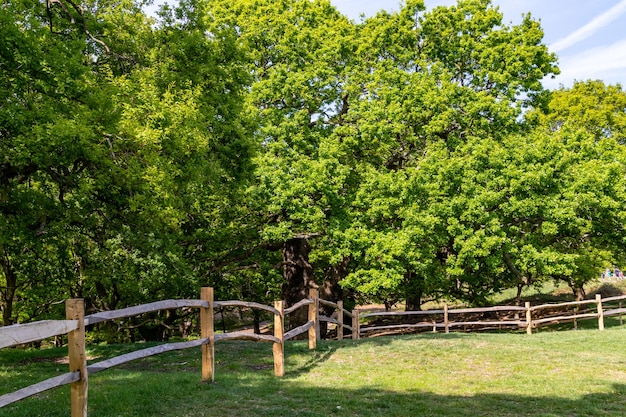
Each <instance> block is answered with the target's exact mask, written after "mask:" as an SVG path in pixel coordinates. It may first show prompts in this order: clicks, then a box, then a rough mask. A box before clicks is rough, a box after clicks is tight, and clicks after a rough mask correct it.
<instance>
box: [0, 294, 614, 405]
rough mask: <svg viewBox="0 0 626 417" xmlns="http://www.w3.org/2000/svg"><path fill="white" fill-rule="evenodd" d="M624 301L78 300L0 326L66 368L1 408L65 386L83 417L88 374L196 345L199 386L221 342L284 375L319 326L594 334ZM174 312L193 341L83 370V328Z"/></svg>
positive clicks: (6, 335) (4, 340) (9, 340)
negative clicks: (31, 319) (246, 312)
mask: <svg viewBox="0 0 626 417" xmlns="http://www.w3.org/2000/svg"><path fill="white" fill-rule="evenodd" d="M624 300H626V296H617V297H608V298H605V299H602V297H601V296H600V295H597V296H596V298H595V300H584V301H576V302H569V303H560V304H542V305H538V306H531V305H530V303H526V305H525V306H524V307H520V306H496V307H487V308H460V309H449V308H448V306H447V305H444V308H443V309H437V310H424V311H403V312H400V311H386V312H371V311H361V310H359V309H355V310H354V311H352V312H349V311H347V310H345V309H344V307H343V303H342V302H341V301H339V302H337V303H333V302H331V301H326V300H321V299H319V296H318V292H317V290H315V289H312V290H311V291H310V294H309V298H307V299H304V300H302V301H300V302H298V303H296V304H294V305H293V306H291V307H289V308H284V302H283V301H276V302H275V303H274V306H273V307H272V306H267V305H264V304H259V303H253V302H245V301H237V300H232V301H215V300H214V299H213V289H212V288H202V290H201V294H200V299H199V300H164V301H157V302H154V303H149V304H144V305H140V306H134V307H128V308H124V309H120V310H115V311H104V312H99V313H95V314H91V315H88V316H84V304H83V300H80V299H72V300H67V301H66V320H45V321H39V322H35V323H28V324H17V325H13V326H6V327H0V349H1V348H6V347H11V346H16V345H21V344H25V343H31V342H35V341H39V340H43V339H47V338H51V337H55V336H60V335H66V334H67V335H68V356H69V368H70V369H69V372H67V373H65V374H62V375H59V376H56V377H53V378H50V379H47V380H45V381H42V382H39V383H37V384H34V385H31V386H29V387H25V388H22V389H20V390H18V391H15V392H12V393H9V394H5V395H2V396H0V408H2V407H4V406H6V405H8V404H11V403H14V402H17V401H20V400H22V399H24V398H28V397H30V396H33V395H36V394H39V393H41V392H44V391H47V390H50V389H53V388H56V387H60V386H63V385H68V384H69V385H70V386H71V387H70V393H71V394H70V396H71V398H70V405H71V416H72V417H85V416H87V390H88V377H89V375H91V374H94V373H97V372H101V371H104V370H107V369H110V368H112V367H115V366H118V365H121V364H124V363H127V362H131V361H134V360H137V359H141V358H146V357H149V356H153V355H157V354H161V353H164V352H169V351H173V350H181V349H189V348H193V347H198V346H201V350H202V361H201V368H202V369H201V372H202V381H205V382H213V381H214V379H215V342H219V341H226V340H252V341H256V342H268V343H272V354H273V358H274V374H275V375H276V376H283V375H284V374H285V368H284V361H285V357H284V352H285V350H284V347H285V342H286V341H288V340H290V339H292V338H294V337H296V336H298V335H301V334H305V333H306V334H307V336H308V341H309V348H310V349H315V348H316V344H317V340H319V339H320V326H319V324H320V322H328V323H331V324H333V325H335V326H336V329H337V339H338V340H341V339H343V338H344V337H345V336H346V335H344V330H348V331H349V332H350V333H349V334H348V336H350V337H351V338H352V339H353V340H357V339H359V338H360V336H361V335H371V334H375V333H377V332H378V333H380V332H389V331H395V332H398V331H400V332H402V331H406V330H409V331H416V330H419V329H422V328H427V329H432V331H433V332H437V331H438V329H443V330H444V331H445V333H448V332H450V330H451V329H452V328H455V327H456V328H458V327H462V328H463V330H468V329H469V330H472V329H473V328H475V327H478V326H480V328H481V329H485V328H493V327H494V326H495V327H497V328H513V329H517V330H519V329H524V328H525V329H526V332H527V333H528V334H532V332H533V329H538V328H539V327H540V326H545V325H551V324H554V323H561V322H572V321H573V322H574V325H575V326H576V323H577V321H578V320H584V319H597V321H598V328H599V329H600V330H603V329H604V318H605V317H612V316H619V322H620V325H622V324H623V321H622V316H623V315H624V314H626V308H623V307H622V303H623V301H624ZM320 305H324V306H327V307H331V308H332V309H334V310H335V312H334V313H333V314H331V316H330V317H328V316H324V315H321V314H320V313H319V312H320ZM223 307H244V308H254V309H260V310H263V311H267V312H269V313H271V314H272V315H273V316H274V326H273V331H274V334H273V335H271V334H255V333H249V332H242V331H238V332H232V333H218V334H216V333H215V329H214V323H215V309H216V308H218V309H221V308H223ZM304 307H306V308H307V310H308V321H307V322H306V323H305V324H303V325H301V326H298V327H296V328H294V329H292V330H289V331H287V332H285V329H284V323H285V316H287V315H289V314H291V313H293V312H294V311H296V310H298V309H300V308H304ZM177 308H198V309H199V310H200V339H197V340H190V341H186V342H179V343H166V344H162V345H158V346H154V347H150V348H147V349H142V350H138V351H135V352H131V353H127V354H124V355H120V356H117V357H115V358H111V359H107V360H104V361H100V362H98V363H94V364H90V365H87V360H86V356H87V355H86V352H85V327H86V326H89V325H93V324H96V323H100V322H103V321H107V320H118V319H122V318H127V317H133V316H137V315H141V314H146V313H151V312H156V311H161V310H168V309H177ZM486 316H495V317H496V319H493V318H491V317H490V318H488V319H485V317H486ZM346 317H347V318H348V319H351V325H348V324H346V323H345V322H344V320H345V318H346ZM390 317H391V318H396V319H397V318H401V319H402V318H404V319H406V318H407V317H408V318H411V319H413V320H420V321H415V322H411V323H389V324H383V325H376V324H374V325H372V324H369V323H368V322H371V319H372V318H378V319H379V320H380V318H383V319H386V318H390ZM455 317H460V318H461V320H454V318H455ZM467 317H470V318H473V317H478V319H475V320H467V319H466V318H467ZM451 318H453V319H451ZM367 319H369V320H367ZM361 322H363V323H361Z"/></svg>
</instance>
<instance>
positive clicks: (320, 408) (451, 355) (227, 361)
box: [0, 327, 626, 417]
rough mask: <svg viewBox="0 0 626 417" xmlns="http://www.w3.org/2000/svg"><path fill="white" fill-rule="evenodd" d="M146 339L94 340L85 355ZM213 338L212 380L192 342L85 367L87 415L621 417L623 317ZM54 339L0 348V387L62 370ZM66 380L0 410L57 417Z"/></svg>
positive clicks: (62, 412)
mask: <svg viewBox="0 0 626 417" xmlns="http://www.w3.org/2000/svg"><path fill="white" fill-rule="evenodd" d="M142 347H146V346H145V345H141V346H130V345H118V346H92V347H90V349H89V355H90V358H91V361H97V360H102V359H105V358H107V357H112V356H116V355H118V354H121V353H125V352H127V351H129V350H132V349H138V348H142ZM271 350H272V348H271V344H261V343H253V342H222V343H218V344H217V346H216V382H215V384H203V383H201V382H200V351H199V349H190V350H186V351H181V352H171V353H167V354H163V355H160V356H156V357H152V358H148V359H145V360H141V361H136V362H132V363H130V364H127V365H124V366H121V367H118V368H114V369H111V370H107V371H104V372H101V373H97V374H94V375H92V376H91V377H90V390H89V415H90V416H91V417H98V416H106V417H118V416H142V417H149V416H174V417H198V416H226V417H228V416H238V417H240V416H272V417H274V416H386V417H389V416H461V417H464V416H467V417H470V416H471V417H475V416H494V417H495V416H498V417H508V416H536V417H539V416H542V417H549V416H616V417H617V416H620V417H621V416H623V415H624V411H623V410H624V409H626V327H612V328H609V329H607V330H606V331H604V332H600V331H598V330H579V331H565V332H541V333H538V334H533V335H532V336H528V335H525V334H506V333H503V334H462V333H452V334H448V335H445V334H422V335H411V336H399V337H380V338H373V339H364V340H360V341H351V340H346V341H341V342H337V341H328V342H326V341H322V342H319V344H318V349H317V350H315V351H309V350H308V348H307V346H306V342H288V343H287V345H286V358H287V359H286V376H285V377H284V378H276V377H274V376H273V367H272V354H271ZM64 354H65V350H64V349H46V350H41V351H35V350H28V351H22V350H16V349H4V350H1V351H0V394H4V393H7V392H12V391H13V390H15V389H18V388H20V387H23V386H26V385H29V384H31V383H33V382H37V381H41V380H43V379H45V378H48V377H50V376H54V375H58V374H59V373H63V372H65V371H66V369H67V365H66V364H65V363H63V359H64V357H63V355H64ZM68 413H69V389H68V387H63V388H58V389H55V390H52V391H48V392H46V393H43V394H40V395H39V396H37V397H33V398H29V399H26V400H24V401H21V402H19V403H16V404H13V405H11V406H8V407H5V408H3V409H0V416H7V417H9V416H15V417H17V416H20V417H23V416H45V417H49V416H67V415H68Z"/></svg>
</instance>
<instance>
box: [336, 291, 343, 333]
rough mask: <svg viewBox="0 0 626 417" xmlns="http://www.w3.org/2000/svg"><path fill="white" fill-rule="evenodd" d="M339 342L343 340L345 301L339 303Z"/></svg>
mask: <svg viewBox="0 0 626 417" xmlns="http://www.w3.org/2000/svg"><path fill="white" fill-rule="evenodd" d="M337 321H338V322H339V325H338V326H337V340H343V301H341V300H339V301H337Z"/></svg>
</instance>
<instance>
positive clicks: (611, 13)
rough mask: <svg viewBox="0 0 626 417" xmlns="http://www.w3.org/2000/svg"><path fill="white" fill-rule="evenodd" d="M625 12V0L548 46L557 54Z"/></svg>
mask: <svg viewBox="0 0 626 417" xmlns="http://www.w3.org/2000/svg"><path fill="white" fill-rule="evenodd" d="M624 12H626V0H622V1H620V2H619V3H617V4H616V5H615V6H613V7H611V8H610V9H609V10H607V11H606V12H604V13H602V14H601V15H599V16H597V17H595V18H594V19H593V20H592V21H591V22H589V23H587V24H586V25H585V26H583V27H581V28H580V29H578V30H576V31H574V32H572V33H570V34H569V35H567V36H566V37H564V38H562V39H559V40H558V41H556V42H555V43H553V44H552V45H550V49H551V50H552V51H554V52H559V51H562V50H565V49H567V48H569V47H570V46H573V45H575V44H577V43H578V42H580V41H582V40H585V39H587V38H588V37H590V36H592V35H593V34H594V33H596V32H597V31H598V30H599V29H601V28H602V27H603V26H605V25H607V24H609V23H610V22H612V21H613V20H615V19H617V18H618V17H620V15H622V14H623V13H624Z"/></svg>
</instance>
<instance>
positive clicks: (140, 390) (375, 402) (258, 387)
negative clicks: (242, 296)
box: [0, 373, 626, 417]
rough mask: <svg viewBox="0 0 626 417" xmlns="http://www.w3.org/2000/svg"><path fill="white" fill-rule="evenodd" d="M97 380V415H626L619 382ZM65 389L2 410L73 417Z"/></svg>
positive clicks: (13, 416)
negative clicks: (407, 384)
mask: <svg viewBox="0 0 626 417" xmlns="http://www.w3.org/2000/svg"><path fill="white" fill-rule="evenodd" d="M94 382H95V383H96V384H97V388H94V389H93V390H92V391H90V394H89V416H90V417H112V416H114V417H153V416H154V417H156V416H170V417H208V416H222V417H235V416H236V417H242V416H260V417H264V416H267V417H270V416H271V417H275V416H302V417H304V416H307V417H313V416H315V417H317V416H352V417H354V416H360V417H383V416H384V417H409V416H416V417H421V416H423V417H448V416H456V417H477V416H490V417H522V416H523V417H557V416H558V417H561V416H572V417H573V416H576V417H598V416H605V417H606V416H608V417H618V416H620V417H621V416H623V415H624V411H623V410H624V409H626V386H625V385H623V384H614V385H613V386H612V392H610V393H596V394H586V395H582V396H580V397H578V398H575V399H572V398H560V397H549V396H548V397H542V396H541V395H540V394H537V395H522V394H519V395H512V394H492V393H488V394H482V393H481V394H475V395H471V396H464V395H439V394H435V393H431V392H423V391H414V392H394V391H390V390H388V389H380V388H377V387H372V388H361V389H347V388H331V389H328V388H326V389H322V388H317V387H310V386H305V385H304V384H302V383H301V382H294V381H290V380H284V379H283V380H279V379H276V378H273V379H266V378H259V379H256V380H250V379H247V378H246V379H237V380H234V381H232V380H230V378H222V379H221V380H220V381H218V382H217V383H216V384H214V385H209V384H200V383H198V382H197V379H196V381H195V382H192V381H190V380H188V379H185V378H174V379H172V380H171V384H170V385H169V386H168V388H167V389H165V388H164V386H163V383H162V382H161V383H157V382H152V381H151V380H146V379H145V378H144V377H142V376H141V375H135V376H131V375H125V376H123V377H122V376H121V375H115V373H113V374H111V375H109V376H108V377H107V378H99V379H98V380H97V381H94ZM534 389H535V390H540V389H541V387H534ZM63 394H64V397H65V402H64V401H62V399H59V398H35V399H29V400H26V401H25V402H24V403H22V404H20V405H16V406H10V407H7V408H6V409H2V410H0V415H2V416H6V417H17V416H20V417H23V416H32V417H36V416H41V417H57V416H58V417H61V416H66V415H69V397H68V396H67V392H64V393H63ZM55 397H58V394H57V395H55Z"/></svg>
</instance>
